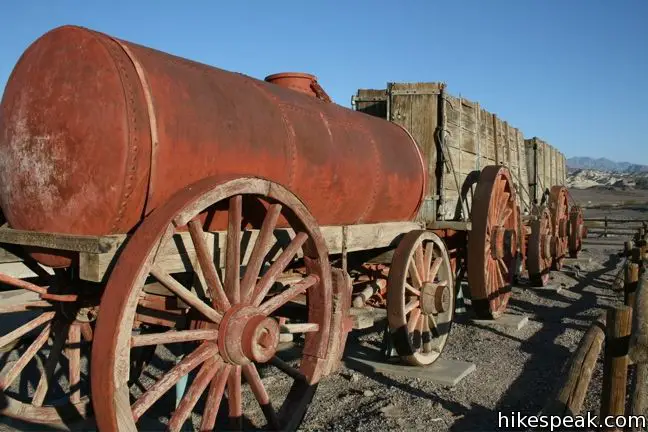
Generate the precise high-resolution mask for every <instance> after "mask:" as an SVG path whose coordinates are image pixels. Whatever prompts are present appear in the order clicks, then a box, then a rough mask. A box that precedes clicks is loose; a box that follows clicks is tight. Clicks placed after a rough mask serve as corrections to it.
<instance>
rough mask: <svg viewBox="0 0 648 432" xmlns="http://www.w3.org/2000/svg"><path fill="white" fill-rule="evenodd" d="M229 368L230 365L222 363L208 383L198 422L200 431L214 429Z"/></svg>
mask: <svg viewBox="0 0 648 432" xmlns="http://www.w3.org/2000/svg"><path fill="white" fill-rule="evenodd" d="M231 369H232V366H230V365H228V364H223V367H222V368H221V369H220V370H219V371H218V374H217V375H216V376H215V377H214V378H212V381H211V384H210V385H209V392H208V393H207V402H206V403H205V412H204V413H203V418H202V421H201V423H200V430H201V431H211V430H213V429H214V425H215V424H216V416H217V415H218V409H219V408H220V404H221V401H222V400H223V394H224V393H225V384H227V379H228V378H229V375H230V371H231Z"/></svg>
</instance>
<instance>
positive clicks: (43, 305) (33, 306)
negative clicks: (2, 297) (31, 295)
mask: <svg viewBox="0 0 648 432" xmlns="http://www.w3.org/2000/svg"><path fill="white" fill-rule="evenodd" d="M51 307H52V304H51V303H50V302H48V301H45V300H38V301H30V302H27V303H21V304H8V305H1V306H0V314H8V313H14V312H26V311H34V310H37V309H47V308H51ZM44 312H47V311H44Z"/></svg>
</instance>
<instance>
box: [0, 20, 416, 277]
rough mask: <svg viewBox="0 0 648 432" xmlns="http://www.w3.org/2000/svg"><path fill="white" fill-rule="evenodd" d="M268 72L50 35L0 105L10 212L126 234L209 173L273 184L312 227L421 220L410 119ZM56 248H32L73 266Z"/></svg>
mask: <svg viewBox="0 0 648 432" xmlns="http://www.w3.org/2000/svg"><path fill="white" fill-rule="evenodd" d="M268 78H269V81H274V82H275V83H274V84H273V83H270V82H264V81H260V80H257V79H253V78H251V77H248V76H245V75H242V74H239V73H232V72H228V71H224V70H221V69H217V68H214V67H210V66H207V65H204V64H200V63H196V62H193V61H189V60H186V59H183V58H179V57H175V56H172V55H170V54H166V53H163V52H160V51H156V50H153V49H150V48H146V47H143V46H140V45H136V44H134V43H130V42H125V41H122V40H119V39H116V38H113V37H111V36H108V35H105V34H102V33H98V32H95V31H91V30H88V29H85V28H80V27H74V26H65V27H60V28H57V29H54V30H52V31H50V32H48V33H46V34H45V35H43V36H42V37H41V38H39V39H38V40H36V41H35V42H34V43H33V44H32V45H31V46H30V47H29V48H28V49H27V50H26V51H25V53H24V54H23V55H22V57H21V58H20V60H19V62H18V63H17V65H16V66H15V68H14V70H13V72H12V74H11V76H10V78H9V81H8V83H7V86H6V89H5V91H4V94H3V98H2V104H1V105H0V154H1V155H2V157H0V204H1V206H2V210H3V212H4V214H5V216H6V219H7V220H8V222H9V224H10V226H11V227H12V228H16V229H25V230H35V231H42V232H55V233H67V234H86V235H105V234H113V233H128V232H130V231H132V230H133V228H134V227H136V226H137V224H138V223H139V222H140V221H141V220H142V218H143V217H144V216H145V215H146V214H148V213H149V212H150V211H152V210H153V209H155V208H156V207H157V206H159V205H161V204H162V203H164V202H165V201H166V200H168V199H169V197H170V196H171V195H172V194H174V193H175V192H176V191H178V190H179V189H181V188H183V187H185V186H187V185H189V184H191V183H193V182H195V181H197V180H200V179H202V178H205V177H207V176H210V175H217V174H240V175H255V176H262V177H266V178H268V179H270V180H273V181H276V182H279V183H281V184H283V185H284V186H286V187H287V188H289V189H290V190H292V191H293V192H294V193H295V194H296V195H297V196H299V197H300V198H301V199H302V200H303V201H304V202H305V204H306V205H307V206H308V208H309V209H310V211H311V212H312V213H313V215H314V216H315V218H316V219H317V221H318V222H319V223H320V225H340V224H359V223H372V222H383V221H406V220H412V219H413V218H414V217H415V215H416V212H417V210H418V208H419V205H420V203H421V201H422V197H423V193H424V190H425V182H426V176H427V170H428V169H427V168H426V167H425V166H424V163H423V158H422V156H421V153H420V150H419V148H418V146H417V145H416V144H415V143H414V141H413V140H412V138H411V137H410V135H409V134H408V133H407V132H406V131H405V130H403V129H401V128H400V127H399V126H397V125H394V124H392V123H390V122H387V121H384V120H381V119H377V118H374V117H371V116H369V115H366V114H363V113H357V112H354V111H351V110H349V109H346V108H344V107H341V106H339V105H336V104H334V103H329V102H328V100H327V97H326V95H325V93H323V91H322V90H321V87H319V85H317V81H316V79H315V78H314V77H312V76H310V75H305V74H281V75H275V76H273V77H268ZM300 80H301V83H300V82H299V81H300ZM304 80H311V83H310V84H306V85H304V82H305V81H304ZM285 83H288V84H287V85H285ZM296 87H297V88H296ZM310 90H313V92H312V94H309V91H310ZM322 94H323V95H322ZM54 258H55V257H53V256H49V257H48V259H45V258H44V257H43V256H41V257H40V259H41V261H47V264H50V265H55V266H63V265H68V264H69V260H68V259H63V258H61V259H54Z"/></svg>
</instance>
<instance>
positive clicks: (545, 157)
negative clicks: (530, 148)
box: [538, 140, 551, 190]
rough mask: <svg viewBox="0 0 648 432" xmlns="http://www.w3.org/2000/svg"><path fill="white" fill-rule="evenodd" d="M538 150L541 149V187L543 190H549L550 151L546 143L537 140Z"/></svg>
mask: <svg viewBox="0 0 648 432" xmlns="http://www.w3.org/2000/svg"><path fill="white" fill-rule="evenodd" d="M538 148H541V149H542V151H541V154H542V171H541V172H540V175H541V178H542V187H543V190H546V189H551V174H550V168H549V167H550V164H551V162H550V161H551V154H550V149H549V146H547V143H546V142H544V141H542V140H538Z"/></svg>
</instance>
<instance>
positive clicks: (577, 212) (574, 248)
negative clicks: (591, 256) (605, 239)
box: [568, 206, 587, 258]
mask: <svg viewBox="0 0 648 432" xmlns="http://www.w3.org/2000/svg"><path fill="white" fill-rule="evenodd" d="M568 231H569V256H570V257H572V258H578V253H579V252H580V250H581V249H582V247H583V238H585V237H586V235H587V229H586V228H585V221H584V219H583V209H582V208H581V207H579V206H572V208H571V209H570V210H569V230H568Z"/></svg>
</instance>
